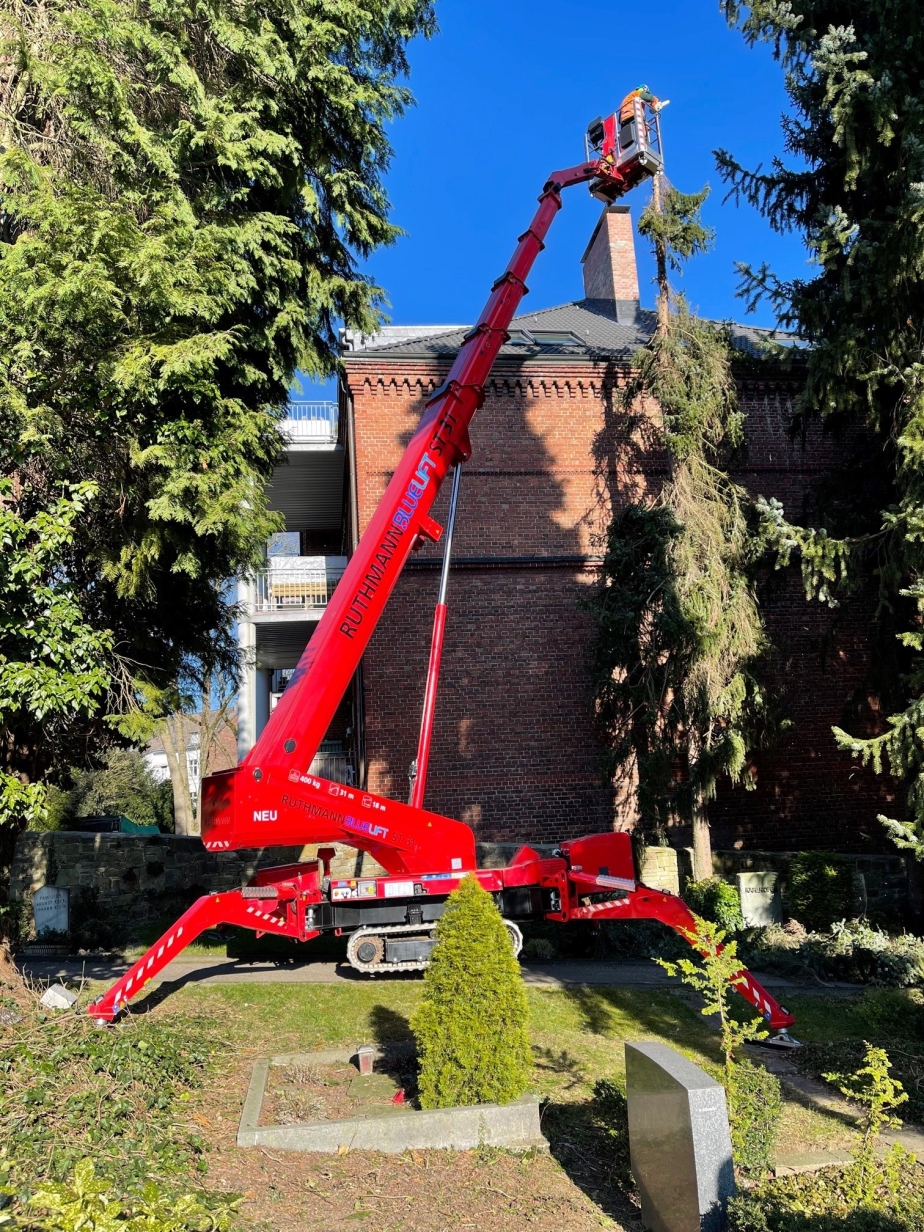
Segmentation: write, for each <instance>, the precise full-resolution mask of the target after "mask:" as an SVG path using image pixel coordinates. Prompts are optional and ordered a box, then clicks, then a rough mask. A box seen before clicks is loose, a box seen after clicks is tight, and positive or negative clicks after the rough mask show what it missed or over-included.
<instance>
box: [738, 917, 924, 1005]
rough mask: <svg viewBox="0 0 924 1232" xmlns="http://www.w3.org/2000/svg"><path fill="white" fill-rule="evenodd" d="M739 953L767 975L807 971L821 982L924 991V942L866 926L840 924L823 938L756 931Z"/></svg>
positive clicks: (793, 931)
mask: <svg viewBox="0 0 924 1232" xmlns="http://www.w3.org/2000/svg"><path fill="white" fill-rule="evenodd" d="M740 948H741V956H742V958H743V959H744V961H745V963H746V964H748V965H749V966H756V967H757V968H758V969H760V970H764V971H777V972H780V973H781V974H784V975H786V974H792V973H797V972H799V971H803V972H804V971H806V970H808V971H814V972H815V974H816V975H819V976H821V977H822V978H823V979H832V980H849V981H854V982H857V983H872V984H881V985H885V986H889V987H893V988H895V987H897V988H912V987H915V986H921V987H924V939H922V938H921V937H915V936H913V935H912V934H911V933H902V934H900V935H899V936H892V935H890V934H889V933H887V932H883V931H882V930H881V929H878V928H873V927H872V926H871V925H869V924H866V923H864V922H863V921H862V920H846V921H843V920H842V921H840V922H838V923H835V924H834V925H833V926H832V928H831V930H830V931H829V932H825V933H806V932H805V930H804V929H800V928H798V927H794V926H793V924H788V925H786V926H785V928H779V927H777V926H771V927H770V928H765V929H760V930H757V929H755V930H752V931H749V932H748V933H747V934H746V935H745V937H744V939H743V940H742V942H741V947H740Z"/></svg>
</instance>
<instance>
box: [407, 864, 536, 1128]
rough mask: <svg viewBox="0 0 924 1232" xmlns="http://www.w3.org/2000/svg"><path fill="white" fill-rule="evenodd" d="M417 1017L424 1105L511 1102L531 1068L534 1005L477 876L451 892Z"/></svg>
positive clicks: (501, 924) (414, 1025) (523, 1086)
mask: <svg viewBox="0 0 924 1232" xmlns="http://www.w3.org/2000/svg"><path fill="white" fill-rule="evenodd" d="M436 937H437V944H436V946H435V947H434V950H433V956H432V959H431V961H430V965H429V967H428V968H427V972H426V975H425V976H424V1000H423V1002H422V1003H421V1005H420V1008H419V1009H418V1010H417V1012H416V1013H415V1014H414V1016H413V1018H412V1020H411V1028H412V1030H413V1032H414V1037H415V1039H416V1041H417V1052H418V1056H419V1058H420V1084H419V1090H420V1103H421V1106H422V1107H424V1108H451V1107H454V1106H456V1105H465V1104H488V1103H501V1104H503V1103H507V1102H508V1101H510V1100H513V1099H517V1098H518V1097H519V1096H520V1095H522V1094H523V1092H524V1091H525V1090H526V1088H527V1085H528V1084H529V1079H530V1075H531V1073H532V1051H531V1049H530V1045H529V1034H528V1030H527V1027H528V1022H529V1008H528V1005H527V1002H526V992H525V989H524V987H523V978H522V976H521V974H520V968H519V964H518V962H517V960H516V958H515V957H514V953H513V946H512V944H511V940H510V935H509V934H508V932H507V929H506V927H505V925H504V922H503V920H502V919H501V916H500V912H499V911H498V910H497V907H496V906H495V905H494V901H493V899H492V898H491V896H490V894H488V893H487V891H485V890H483V889H482V888H481V886H480V885H479V883H478V881H477V880H476V879H475V878H474V877H466V878H465V879H464V880H463V881H462V882H461V883H460V885H459V887H458V889H457V890H455V891H454V892H453V893H452V894H451V895H450V897H449V902H448V904H447V906H446V911H445V913H444V914H443V916H442V917H441V919H440V921H439V923H438V924H437V927H436Z"/></svg>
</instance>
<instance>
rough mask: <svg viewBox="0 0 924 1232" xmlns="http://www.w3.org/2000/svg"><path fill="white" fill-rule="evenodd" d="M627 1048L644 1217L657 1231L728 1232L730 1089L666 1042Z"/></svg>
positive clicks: (634, 1157)
mask: <svg viewBox="0 0 924 1232" xmlns="http://www.w3.org/2000/svg"><path fill="white" fill-rule="evenodd" d="M625 1050H626V1096H627V1100H628V1106H629V1154H630V1158H631V1162H632V1172H633V1175H634V1176H635V1179H636V1182H637V1183H638V1187H639V1193H640V1195H641V1199H642V1223H643V1224H644V1226H645V1227H646V1228H650V1229H651V1230H652V1232H724V1229H725V1228H726V1226H727V1207H728V1199H729V1198H730V1197H731V1195H732V1194H733V1193H734V1192H735V1174H734V1167H733V1164H732V1150H731V1134H730V1132H729V1127H728V1110H727V1108H726V1104H725V1091H724V1088H723V1087H722V1086H720V1084H719V1083H718V1082H716V1081H715V1079H714V1078H710V1077H709V1075H708V1074H707V1073H705V1072H704V1071H703V1070H701V1069H700V1068H699V1066H698V1065H694V1064H693V1062H692V1061H688V1060H687V1059H686V1057H682V1056H681V1055H680V1054H679V1053H678V1052H675V1051H674V1050H673V1048H668V1047H667V1045H666V1044H648V1043H629V1042H627V1043H626V1045H625Z"/></svg>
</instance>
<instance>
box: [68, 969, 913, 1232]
mask: <svg viewBox="0 0 924 1232" xmlns="http://www.w3.org/2000/svg"><path fill="white" fill-rule="evenodd" d="M94 992H95V990H94V989H88V990H86V991H85V994H84V995H85V996H86V995H87V994H89V995H93V993H94ZM423 992H424V986H423V982H422V981H421V980H420V979H419V978H418V977H404V978H400V979H395V978H386V979H378V980H357V981H355V982H353V981H344V982H341V983H337V984H287V983H270V982H268V983H258V982H251V983H245V984H197V983H194V982H190V983H186V984H184V985H182V986H179V987H177V986H175V985H173V986H171V985H166V986H163V987H161V988H156V989H153V990H152V991H151V992H149V993H148V995H147V996H146V997H140V998H139V999H138V1001H137V1002H136V1003H135V1004H134V1007H133V1009H134V1012H135V1013H137V1014H138V1015H139V1017H141V1018H150V1020H151V1021H152V1022H154V1023H156V1022H157V1021H158V1020H161V1021H163V1022H165V1023H167V1024H169V1023H172V1022H174V1021H176V1022H177V1024H178V1025H179V1024H180V1023H183V1024H188V1025H189V1027H191V1028H193V1027H194V1024H196V1023H201V1022H203V1021H207V1022H208V1024H209V1031H210V1032H211V1033H212V1035H213V1037H217V1038H218V1039H220V1041H221V1044H220V1046H219V1055H220V1058H221V1059H220V1061H219V1063H218V1064H216V1065H215V1066H214V1068H213V1069H212V1070H211V1071H210V1073H209V1074H208V1075H207V1076H206V1080H205V1085H204V1086H203V1088H202V1089H201V1090H200V1091H197V1092H195V1093H194V1094H193V1096H192V1099H191V1100H190V1101H189V1103H187V1104H186V1105H185V1115H186V1116H188V1120H189V1124H190V1125H191V1126H193V1127H198V1128H199V1130H200V1131H204V1135H203V1136H204V1140H205V1143H206V1148H205V1149H206V1160H205V1161H204V1162H205V1163H206V1164H207V1166H208V1168H209V1173H208V1176H209V1185H210V1187H214V1188H215V1189H217V1190H218V1191H219V1192H220V1191H222V1190H225V1191H235V1192H238V1193H243V1194H244V1206H243V1213H244V1216H245V1219H246V1220H247V1222H248V1223H250V1224H251V1225H252V1226H255V1227H256V1228H259V1229H260V1232H263V1229H264V1228H266V1229H267V1230H269V1229H270V1228H271V1229H272V1232H301V1230H302V1229H303V1228H304V1227H306V1226H311V1227H313V1228H314V1227H316V1228H320V1229H323V1230H324V1232H327V1229H331V1232H333V1229H334V1228H338V1229H339V1228H340V1227H341V1226H352V1223H345V1222H344V1221H350V1220H354V1219H363V1220H365V1219H366V1218H368V1219H369V1220H371V1219H373V1218H374V1217H375V1216H379V1217H381V1219H382V1224H381V1226H382V1227H383V1228H386V1227H387V1228H388V1229H389V1232H391V1229H396V1230H397V1229H400V1230H401V1232H418V1229H420V1230H425V1232H432V1229H433V1228H435V1226H436V1225H435V1224H433V1223H430V1222H427V1221H426V1219H424V1217H423V1216H422V1214H421V1212H422V1211H424V1210H425V1209H426V1208H427V1206H428V1202H429V1200H430V1197H431V1194H432V1195H434V1196H436V1197H437V1199H438V1204H439V1209H440V1211H441V1212H442V1215H445V1216H446V1218H448V1217H449V1213H450V1212H452V1213H453V1214H454V1215H455V1216H458V1212H459V1211H461V1210H467V1209H468V1205H469V1204H470V1203H471V1201H473V1200H474V1202H475V1204H476V1206H477V1213H475V1214H471V1215H470V1217H471V1218H472V1219H474V1220H475V1222H477V1225H478V1226H479V1227H480V1228H483V1229H485V1232H502V1230H503V1229H506V1228H507V1227H509V1226H510V1221H511V1219H513V1220H514V1222H515V1223H517V1224H518V1226H520V1225H522V1226H525V1225H526V1224H529V1223H535V1224H536V1225H537V1226H556V1227H558V1228H559V1229H560V1230H561V1232H590V1230H591V1229H593V1228H596V1227H611V1228H623V1229H626V1230H628V1229H633V1232H634V1229H635V1228H636V1227H637V1208H636V1207H635V1206H634V1202H635V1198H634V1197H633V1191H632V1188H631V1185H629V1183H628V1182H627V1180H626V1179H625V1175H624V1168H623V1170H622V1171H620V1168H619V1167H617V1165H616V1163H615V1162H614V1160H615V1156H614V1141H613V1139H612V1138H609V1137H607V1135H606V1132H605V1130H601V1125H600V1119H599V1110H600V1104H599V1100H597V1099H595V1093H594V1084H595V1083H596V1082H597V1081H598V1080H599V1079H601V1078H608V1079H612V1080H614V1081H615V1082H616V1084H617V1085H619V1086H622V1085H623V1083H624V1050H623V1044H624V1042H625V1041H626V1040H657V1041H660V1042H662V1043H665V1044H668V1045H669V1046H671V1047H673V1048H675V1049H677V1050H678V1051H679V1052H681V1053H682V1054H683V1055H685V1056H686V1057H688V1058H689V1059H690V1060H692V1061H693V1062H694V1063H696V1064H698V1065H700V1066H702V1067H703V1068H704V1069H706V1070H707V1072H709V1073H711V1074H712V1075H713V1076H715V1077H716V1078H719V1079H720V1078H721V1065H720V1062H721V1058H720V1052H719V1046H718V1044H719V1041H718V1034H717V1031H716V1029H715V1026H714V1024H713V1023H712V1022H711V1021H710V1020H707V1019H706V1018H705V1017H704V1016H703V1015H702V1014H701V1013H700V1012H699V1009H698V1006H697V1004H696V1002H695V999H694V996H693V994H692V993H691V992H690V991H689V990H688V989H685V988H683V987H682V986H680V985H676V986H673V987H664V988H645V989H640V988H608V987H588V986H575V987H571V988H564V989H550V988H543V987H535V986H530V987H527V990H526V992H527V998H528V1002H529V1006H530V1012H531V1037H532V1042H533V1045H534V1050H535V1070H534V1074H533V1082H532V1089H533V1090H535V1091H536V1092H537V1093H539V1094H540V1095H542V1096H543V1097H544V1098H545V1101H546V1102H545V1106H544V1112H543V1129H544V1132H545V1134H546V1136H547V1138H548V1139H549V1142H550V1146H551V1156H540V1157H537V1158H535V1159H532V1160H527V1161H518V1160H517V1159H516V1158H515V1157H508V1156H506V1155H504V1153H503V1152H500V1153H497V1152H495V1153H493V1154H491V1157H490V1159H488V1158H487V1157H485V1158H484V1159H482V1158H481V1156H480V1155H479V1153H478V1152H475V1153H471V1152H470V1153H462V1154H459V1155H456V1156H454V1155H453V1154H452V1153H451V1152H448V1153H447V1152H439V1151H434V1152H424V1153H423V1154H419V1153H417V1152H414V1153H409V1154H408V1156H407V1158H405V1157H398V1158H395V1157H387V1158H386V1157H378V1156H373V1155H368V1156H367V1155H363V1156H361V1157H360V1156H357V1157H354V1156H353V1154H352V1153H349V1154H348V1155H346V1156H343V1157H342V1158H341V1157H336V1158H332V1157H329V1156H299V1155H290V1154H288V1153H282V1154H280V1155H278V1156H276V1155H274V1154H273V1153H269V1154H267V1153H266V1152H265V1151H259V1150H258V1151H253V1150H246V1149H241V1148H238V1147H236V1145H235V1141H234V1139H235V1134H236V1127H237V1122H238V1118H239V1116H240V1110H241V1105H242V1102H243V1098H244V1095H245V1093H246V1090H247V1085H248V1082H249V1079H250V1074H251V1072H252V1067H253V1062H254V1060H255V1059H256V1058H257V1057H265V1056H270V1055H274V1054H278V1053H281V1052H303V1051H306V1052H307V1051H313V1050H316V1049H321V1048H324V1047H335V1046H351V1047H353V1046H356V1045H358V1044H360V1043H363V1042H371V1043H377V1044H380V1045H381V1044H387V1043H389V1042H391V1041H400V1040H405V1039H408V1038H409V1037H410V1028H409V1019H410V1017H411V1015H412V1014H413V1013H414V1010H415V1009H416V1008H417V1006H418V1005H419V1003H420V1000H421V998H422V996H423ZM787 1001H788V1003H789V1005H790V1008H791V1009H792V1010H793V1012H794V1014H795V1015H796V1019H797V1026H796V1029H795V1030H796V1034H797V1035H798V1037H799V1038H800V1039H803V1040H805V1041H806V1042H808V1043H815V1044H818V1045H820V1044H823V1043H828V1044H829V1045H830V1044H831V1043H832V1041H833V1043H834V1046H835V1047H836V1046H837V1044H838V1043H839V1042H840V1043H845V1044H846V1043H847V1042H851V1043H853V1042H856V1041H858V1040H862V1039H863V1038H866V1037H868V1036H869V1035H870V1026H871V1025H874V1024H876V1023H878V1024H880V1025H881V1024H882V1023H884V1022H886V1021H888V1022H890V1023H895V1022H901V1021H903V1015H905V1014H906V1012H907V1013H911V1012H912V1011H913V1010H916V1009H917V1007H916V1006H913V1005H912V1003H910V1002H909V1005H908V1007H906V1006H905V1004H904V1001H902V999H901V998H900V997H899V998H898V1000H896V999H895V998H894V997H891V998H888V997H886V998H884V997H883V995H882V993H881V992H875V991H870V992H869V993H868V994H866V995H865V996H862V997H844V996H828V995H826V994H823V993H822V994H818V995H812V994H807V995H798V996H794V997H787ZM856 1143H857V1133H856V1131H855V1129H854V1128H853V1125H852V1124H851V1118H850V1116H849V1115H845V1113H844V1111H843V1109H841V1110H836V1109H828V1110H825V1109H819V1108H818V1107H816V1106H813V1104H812V1103H811V1101H810V1100H807V1099H806V1098H805V1097H804V1096H800V1095H799V1093H798V1092H797V1091H795V1090H794V1089H788V1090H787V1089H785V1088H784V1109H783V1117H782V1123H781V1132H780V1138H779V1141H778V1144H777V1149H778V1151H779V1152H781V1153H789V1152H796V1151H798V1152H804V1151H813V1150H835V1151H838V1152H843V1151H847V1150H851V1149H853V1148H854V1147H855V1146H856ZM627 1186H628V1187H627ZM319 1199H320V1202H321V1206H320V1207H319V1206H318V1200H319ZM267 1202H272V1209H273V1215H272V1221H271V1223H269V1224H268V1223H266V1222H265V1216H266V1211H267V1207H266V1203H267ZM356 1204H360V1205H356ZM377 1204H378V1205H377ZM360 1211H362V1212H365V1214H363V1215H362V1216H361V1215H360V1214H359V1212H360ZM442 1215H441V1218H442ZM386 1216H387V1217H386ZM442 1226H449V1225H447V1224H445V1223H444V1224H443V1225H442Z"/></svg>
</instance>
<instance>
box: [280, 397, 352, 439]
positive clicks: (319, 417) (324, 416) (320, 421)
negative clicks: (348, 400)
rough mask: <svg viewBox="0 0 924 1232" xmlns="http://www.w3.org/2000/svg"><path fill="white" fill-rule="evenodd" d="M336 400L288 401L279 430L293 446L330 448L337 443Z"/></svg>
mask: <svg viewBox="0 0 924 1232" xmlns="http://www.w3.org/2000/svg"><path fill="white" fill-rule="evenodd" d="M337 422H338V410H337V403H336V402H290V403H289V405H288V406H287V407H286V417H285V419H284V420H283V421H282V423H281V424H280V425H279V430H280V431H281V432H282V435H283V436H284V437H285V439H286V441H287V442H288V444H289V445H290V446H292V447H293V448H296V449H298V448H317V447H327V448H330V447H331V446H333V445H336V444H337Z"/></svg>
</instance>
